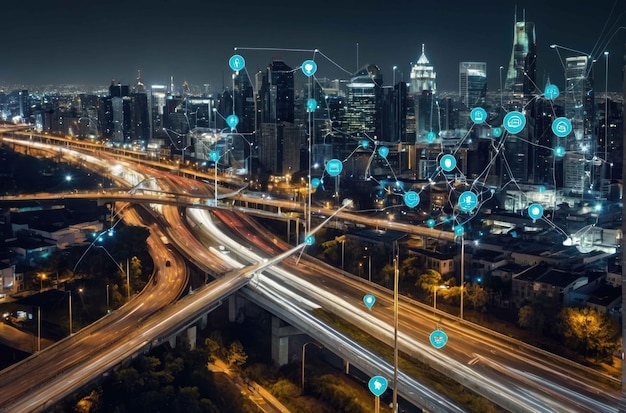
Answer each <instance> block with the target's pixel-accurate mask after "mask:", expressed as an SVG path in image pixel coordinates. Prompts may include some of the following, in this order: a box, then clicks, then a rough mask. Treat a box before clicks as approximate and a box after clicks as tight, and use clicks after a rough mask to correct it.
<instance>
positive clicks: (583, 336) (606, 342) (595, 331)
mask: <svg viewBox="0 0 626 413" xmlns="http://www.w3.org/2000/svg"><path fill="white" fill-rule="evenodd" d="M558 320H559V330H560V332H561V334H562V335H563V336H564V337H565V338H566V339H567V341H568V343H569V345H570V346H571V347H572V348H574V349H576V350H578V351H580V352H582V353H583V354H584V355H585V357H587V356H588V355H589V354H592V355H595V358H596V361H599V360H611V359H612V354H613V352H614V351H616V349H617V348H618V347H619V336H618V333H617V328H616V326H615V323H613V322H612V321H611V320H610V319H609V318H608V317H607V316H606V315H603V314H600V313H598V312H597V311H595V310H593V309H590V308H582V309H578V308H564V309H563V310H561V312H560V313H559V317H558Z"/></svg>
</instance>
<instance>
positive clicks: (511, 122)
mask: <svg viewBox="0 0 626 413" xmlns="http://www.w3.org/2000/svg"><path fill="white" fill-rule="evenodd" d="M503 123H504V125H503V126H504V129H506V130H507V132H509V133H511V134H513V135H515V134H518V133H520V132H521V131H522V129H524V126H526V116H524V114H523V113H521V112H518V111H516V110H514V111H511V112H509V113H507V114H506V115H504V120H503Z"/></svg>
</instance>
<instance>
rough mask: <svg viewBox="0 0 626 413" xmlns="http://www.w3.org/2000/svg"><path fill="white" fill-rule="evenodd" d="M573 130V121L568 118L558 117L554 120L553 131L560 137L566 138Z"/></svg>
mask: <svg viewBox="0 0 626 413" xmlns="http://www.w3.org/2000/svg"><path fill="white" fill-rule="evenodd" d="M571 131H572V122H571V121H570V120H569V119H567V118H563V117H560V118H556V119H554V122H552V132H554V134H555V135H556V136H558V137H559V138H564V137H566V136H567V135H569V134H570V132H571Z"/></svg>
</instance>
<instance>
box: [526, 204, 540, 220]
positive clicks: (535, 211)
mask: <svg viewBox="0 0 626 413" xmlns="http://www.w3.org/2000/svg"><path fill="white" fill-rule="evenodd" d="M528 216H529V217H531V218H532V219H533V220H536V219H539V218H541V217H542V216H543V207H542V206H541V205H540V204H530V205H529V206H528Z"/></svg>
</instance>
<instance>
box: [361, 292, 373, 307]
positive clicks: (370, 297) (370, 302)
mask: <svg viewBox="0 0 626 413" xmlns="http://www.w3.org/2000/svg"><path fill="white" fill-rule="evenodd" d="M363 302H364V303H365V306H366V307H367V308H369V309H370V310H371V309H372V306H373V305H374V303H375V302H376V297H374V296H373V295H372V294H365V296H364V297H363Z"/></svg>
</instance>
